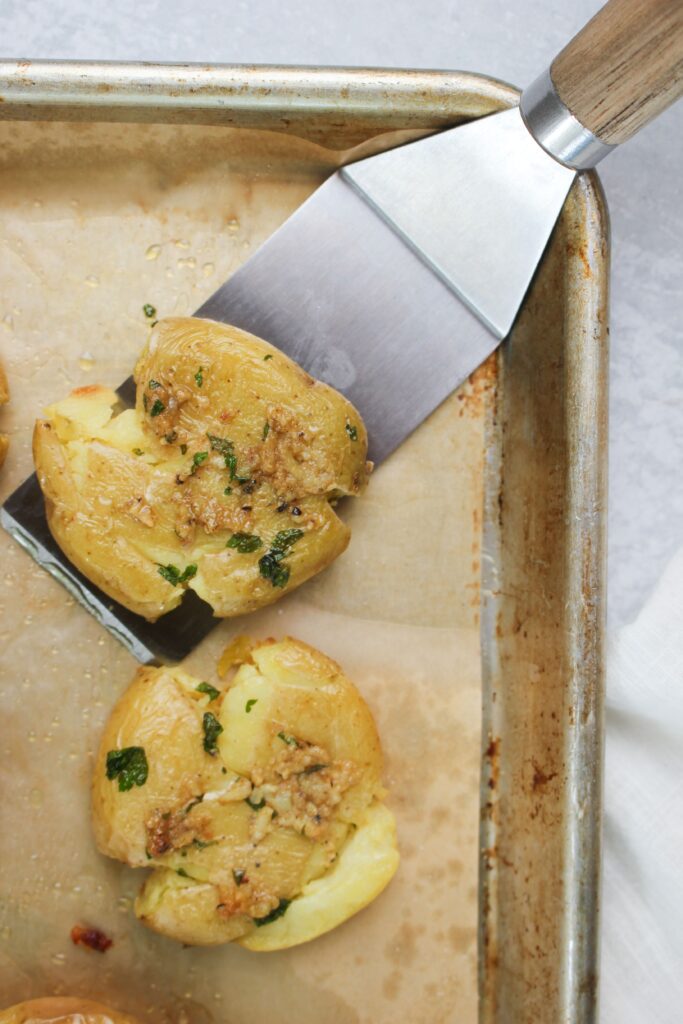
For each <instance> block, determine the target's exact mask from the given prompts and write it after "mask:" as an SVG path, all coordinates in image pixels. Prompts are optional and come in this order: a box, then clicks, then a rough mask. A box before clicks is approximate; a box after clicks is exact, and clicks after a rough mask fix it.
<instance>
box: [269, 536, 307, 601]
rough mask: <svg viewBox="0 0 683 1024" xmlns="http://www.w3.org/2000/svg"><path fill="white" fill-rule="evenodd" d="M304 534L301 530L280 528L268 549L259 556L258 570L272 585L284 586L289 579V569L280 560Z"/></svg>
mask: <svg viewBox="0 0 683 1024" xmlns="http://www.w3.org/2000/svg"><path fill="white" fill-rule="evenodd" d="M303 535H304V531H303V530H297V529H291V530H280V532H279V533H276V534H275V537H274V538H273V540H272V541H271V543H270V551H268V552H267V553H266V554H265V555H262V556H261V558H259V563H258V565H259V572H260V573H261V575H262V576H263V577H264V578H265V579H267V580H270V582H271V583H272V585H273V586H274V587H284V586H285V585H286V583H287V581H288V580H289V569H288V567H287V566H286V565H282V564H281V562H282V560H283V558H285V557H286V556H287V555H288V554H289V553H290V548H291V547H292V545H293V544H295V543H296V542H297V541H298V540H300V539H301V538H302V537H303Z"/></svg>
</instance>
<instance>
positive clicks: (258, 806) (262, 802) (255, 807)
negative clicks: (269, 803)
mask: <svg viewBox="0 0 683 1024" xmlns="http://www.w3.org/2000/svg"><path fill="white" fill-rule="evenodd" d="M244 802H245V804H249V806H250V807H251V809H252V811H260V810H261V808H262V807H265V806H266V801H265V798H263V799H261V800H259V802H258V803H257V804H255V803H252V801H251V798H250V797H247V798H246V799H245V801H244Z"/></svg>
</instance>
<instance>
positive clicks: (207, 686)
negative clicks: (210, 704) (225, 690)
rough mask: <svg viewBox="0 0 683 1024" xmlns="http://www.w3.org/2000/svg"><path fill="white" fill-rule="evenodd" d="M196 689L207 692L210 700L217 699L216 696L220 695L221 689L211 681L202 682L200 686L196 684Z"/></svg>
mask: <svg viewBox="0 0 683 1024" xmlns="http://www.w3.org/2000/svg"><path fill="white" fill-rule="evenodd" d="M195 690H196V691H197V692H198V693H205V694H206V695H207V696H208V698H209V700H215V699H216V697H220V695H221V691H220V690H217V689H216V687H215V686H212V685H211V683H200V684H199V686H195Z"/></svg>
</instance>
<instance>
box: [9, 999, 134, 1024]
mask: <svg viewBox="0 0 683 1024" xmlns="http://www.w3.org/2000/svg"><path fill="white" fill-rule="evenodd" d="M38 1021H45V1022H46V1024H136V1021H135V1020H133V1018H132V1017H129V1016H128V1014H124V1013H119V1012H118V1011H117V1010H110V1009H108V1008H107V1007H106V1006H102V1005H101V1004H100V1003H93V1002H91V1001H90V1000H89V999H78V998H75V997H65V996H46V997H45V998H44V999H29V1000H28V1001H27V1002H25V1003H17V1004H16V1005H15V1006H9V1007H8V1008H7V1009H6V1010H0V1024H37V1022H38Z"/></svg>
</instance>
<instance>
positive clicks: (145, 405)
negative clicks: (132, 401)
mask: <svg viewBox="0 0 683 1024" xmlns="http://www.w3.org/2000/svg"><path fill="white" fill-rule="evenodd" d="M142 407H143V409H144V410H145V412H147V409H148V408H149V398H148V397H147V395H143V396H142Z"/></svg>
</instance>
